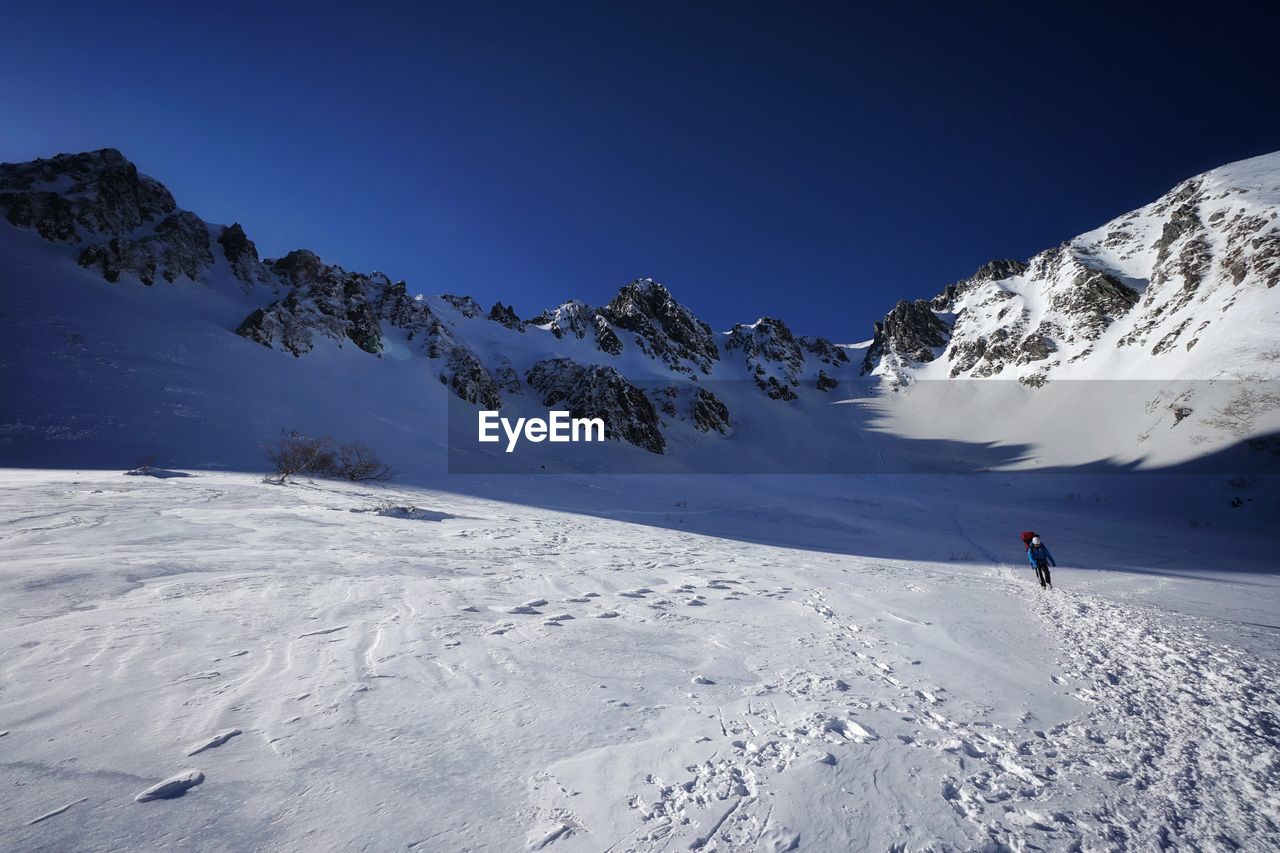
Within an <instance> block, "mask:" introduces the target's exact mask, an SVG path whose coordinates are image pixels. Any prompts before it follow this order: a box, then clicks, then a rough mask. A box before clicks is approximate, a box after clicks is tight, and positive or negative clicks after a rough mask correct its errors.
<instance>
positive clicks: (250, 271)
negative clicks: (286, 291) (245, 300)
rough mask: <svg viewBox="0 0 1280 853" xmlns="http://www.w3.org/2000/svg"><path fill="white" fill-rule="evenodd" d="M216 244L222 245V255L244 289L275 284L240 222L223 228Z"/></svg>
mask: <svg viewBox="0 0 1280 853" xmlns="http://www.w3.org/2000/svg"><path fill="white" fill-rule="evenodd" d="M218 245H219V246H221V247H222V254H223V257H225V258H226V259H227V263H228V264H229V265H230V267H231V272H232V273H233V274H234V275H235V277H236V278H238V279H239V280H240V281H241V283H242V284H244V287H245V290H246V291H248V290H251V289H252V288H253V287H255V286H257V285H264V286H267V287H273V286H274V285H275V280H274V279H272V277H271V273H270V271H269V270H268V269H267V267H266V265H265V264H263V263H262V261H261V260H259V259H258V247H257V246H255V245H254V244H253V241H252V240H250V239H249V235H247V234H245V233H244V229H243V228H241V227H240V223H238V222H236V223H232V224H231V225H228V226H226V227H225V228H223V229H222V233H221V234H219V235H218Z"/></svg>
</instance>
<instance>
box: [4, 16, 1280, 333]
mask: <svg viewBox="0 0 1280 853" xmlns="http://www.w3.org/2000/svg"><path fill="white" fill-rule="evenodd" d="M855 5H856V4H852V3H843V4H832V5H830V6H824V5H821V4H816V3H796V4H790V3H787V4H784V3H781V2H779V3H776V4H755V3H745V2H744V3H727V2H726V3H712V2H697V0H692V2H684V3H672V4H667V3H656V2H646V3H627V4H621V3H581V4H566V3H554V2H551V3H512V4H499V3H483V2H457V3H452V2H451V3H435V4H432V3H405V4H386V3H376V2H375V3H349V4H332V3H322V2H314V3H305V4H297V5H294V4H278V3H266V2H263V3H260V4H249V3H238V2H220V3H183V2H165V3H154V4H151V3H136V2H114V3H102V2H94V3H80V2H71V3H66V2H63V3H49V2H41V3H29V2H26V0H17V2H13V0H11V2H6V3H5V4H4V9H3V21H2V25H0V80H3V81H4V82H3V85H0V108H2V109H3V113H2V115H3V117H4V120H3V123H2V124H0V127H2V128H3V133H0V160H6V161H13V160H27V159H31V158H33V157H36V156H42V155H43V156H49V155H52V154H54V153H57V152H62V151H78V150H84V149H89V148H100V147H104V146H114V147H117V148H119V149H121V150H122V151H124V153H125V154H126V156H128V157H130V158H131V159H133V160H134V161H135V162H136V163H137V164H138V165H139V167H140V168H142V170H143V171H144V172H147V173H148V174H151V175H154V176H155V177H157V178H159V179H160V180H162V181H164V182H165V183H166V184H167V185H168V186H169V188H170V189H171V190H173V192H174V194H175V195H176V196H177V198H178V202H179V204H181V205H182V206H184V207H187V208H190V209H192V210H194V211H196V212H197V213H199V214H200V215H201V216H203V217H204V218H206V219H209V220H212V221H215V222H231V221H239V222H241V223H242V224H243V225H244V226H245V229H246V230H247V231H248V233H249V235H250V236H251V237H252V238H253V239H254V240H256V241H257V244H258V247H259V250H260V251H261V252H262V254H263V255H264V256H278V255H280V254H283V253H284V252H285V251H287V250H289V249H292V248H298V247H306V248H311V249H314V250H315V251H317V252H318V253H319V254H320V255H322V256H323V257H325V258H326V259H328V260H330V261H332V262H335V263H340V264H342V265H343V266H345V267H347V268H349V269H358V270H370V269H380V270H383V271H384V272H386V273H388V274H389V275H392V276H394V277H398V278H405V279H407V280H408V281H409V284H410V287H411V288H412V289H415V290H421V291H424V292H429V293H438V292H457V293H470V294H472V295H474V296H476V297H477V298H478V299H479V300H480V301H481V302H482V303H484V304H485V305H486V306H487V305H488V304H490V303H492V302H493V301H494V300H495V299H502V300H503V301H506V302H514V304H515V306H516V308H517V310H518V311H519V312H520V313H522V314H524V315H526V316H527V315H529V314H532V313H534V312H536V311H537V310H539V309H541V308H543V307H546V306H548V305H552V304H556V303H558V302H560V301H562V300H563V299H566V298H569V297H578V298H582V299H586V300H588V301H591V302H596V303H601V302H604V301H605V300H607V299H608V298H610V297H611V296H612V294H613V293H614V292H615V291H616V289H617V287H619V286H620V285H621V284H624V283H625V282H626V281H628V280H630V279H631V278H633V277H637V276H652V277H654V278H656V279H658V280H660V281H663V282H664V283H666V284H668V285H669V286H670V287H671V288H672V290H673V291H674V292H675V293H676V295H677V297H678V298H680V299H681V300H682V301H684V302H686V303H687V304H689V305H690V306H691V307H692V308H693V309H694V310H695V311H696V312H697V313H698V314H699V315H701V316H702V317H704V318H705V319H706V320H708V321H709V322H711V323H712V325H714V326H716V327H719V328H725V327H727V326H728V325H731V324H732V323H734V322H738V321H750V320H753V319H755V318H756V317H757V316H759V315H762V314H772V315H776V316H781V317H782V318H784V319H785V320H787V321H788V322H790V324H791V325H792V327H793V328H795V329H797V330H798V331H800V332H807V333H815V334H824V335H827V336H830V337H834V338H836V339H839V340H846V341H849V340H857V339H861V338H864V337H867V336H868V332H869V327H870V323H871V321H872V320H873V319H876V318H878V317H880V316H882V315H883V314H884V312H885V311H886V310H887V309H888V308H890V307H892V305H893V303H894V302H895V301H897V300H898V299H899V298H903V297H922V296H930V295H932V294H934V293H936V292H937V291H938V290H940V289H941V288H942V286H943V285H945V284H947V283H948V282H950V281H953V280H955V279H957V278H960V277H962V276H964V275H967V274H968V273H970V272H972V271H973V270H974V269H975V268H976V267H977V266H979V265H980V264H981V263H983V262H984V261H986V260H989V259H991V258H996V257H1027V256H1029V255H1030V254H1032V253H1034V252H1035V251H1038V250H1039V249H1041V248H1045V247H1047V246H1050V245H1054V244H1056V243H1058V242H1060V241H1062V240H1064V239H1067V238H1069V237H1071V236H1074V235H1075V234H1077V233H1079V232H1081V231H1083V230H1086V229H1088V228H1091V227H1094V226H1096V225H1098V224H1101V223H1102V222H1103V221H1105V220H1106V219H1108V218H1110V217H1112V216H1114V215H1116V214H1118V213H1121V212H1123V211H1125V210H1128V209H1130V208H1132V207H1136V206H1138V205H1139V204H1142V203H1144V202H1146V201H1149V200H1151V199H1152V198H1154V197H1155V196H1156V195H1158V194H1159V193H1161V192H1163V191H1164V190H1166V189H1168V187H1169V186H1171V185H1172V184H1173V183H1175V182H1177V181H1178V180H1180V179H1182V178H1184V177H1187V176H1190V175H1191V174H1194V173H1195V172H1198V171H1202V170H1204V169H1206V168H1210V167H1213V166H1215V165H1219V164H1221V163H1224V162H1228V161H1231V160H1234V159H1239V158H1242V157H1247V156H1252V155H1256V154H1261V153H1264V152H1266V151H1269V150H1273V149H1276V148H1280V110H1278V109H1277V106H1276V105H1277V100H1276V80H1277V65H1276V45H1275V41H1274V39H1275V33H1276V28H1275V21H1274V20H1273V21H1270V22H1267V21H1265V20H1264V19H1263V18H1262V17H1260V16H1261V15H1262V13H1261V12H1260V11H1259V12H1254V13H1248V12H1246V11H1244V10H1247V9H1248V6H1244V5H1241V6H1233V5H1232V4H1230V3H1215V4H1211V5H1201V4H1195V8H1193V9H1191V10H1189V11H1180V10H1179V9H1178V8H1177V7H1176V4H1167V3H1160V4H1150V5H1149V6H1146V7H1145V8H1143V7H1142V6H1141V5H1140V4H1125V3H1115V2H1112V3H1109V4H1106V5H1100V6H1097V7H1091V6H1090V5H1089V4H1083V3H1069V4H1068V3H1063V4H1060V5H1057V4H1026V3H1019V4H1009V5H995V4H982V3H972V4H960V3H945V4H943V3H938V4H924V3H901V4H883V5H884V6H886V7H889V6H892V8H884V9H879V10H869V9H856V8H854V7H855ZM1253 5H1254V6H1255V8H1258V9H1260V8H1261V7H1262V6H1263V5H1265V4H1253ZM259 6H260V7H262V8H256V7H259ZM1033 6H1034V7H1039V8H1036V9H1035V10H1031V7H1033ZM266 7H270V8H269V9H268V8H266ZM1251 14H1252V15H1253V17H1251V16H1250V15H1251Z"/></svg>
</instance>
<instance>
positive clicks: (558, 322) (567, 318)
mask: <svg viewBox="0 0 1280 853" xmlns="http://www.w3.org/2000/svg"><path fill="white" fill-rule="evenodd" d="M596 314H597V312H596V309H594V308H592V307H591V306H590V305H588V304H587V303H585V302H583V301H582V300H580V299H570V300H569V301H568V302H564V303H562V304H560V305H557V306H556V307H555V308H548V309H547V310H546V311H543V312H542V313H541V314H539V315H538V316H536V317H534V318H532V319H531V320H529V324H530V325H532V326H541V327H542V328H544V329H546V330H547V331H549V332H550V333H551V334H553V335H555V336H556V337H557V338H563V337H564V336H565V335H572V336H573V337H575V338H584V337H586V336H587V333H588V332H591V333H594V332H595V325H596Z"/></svg>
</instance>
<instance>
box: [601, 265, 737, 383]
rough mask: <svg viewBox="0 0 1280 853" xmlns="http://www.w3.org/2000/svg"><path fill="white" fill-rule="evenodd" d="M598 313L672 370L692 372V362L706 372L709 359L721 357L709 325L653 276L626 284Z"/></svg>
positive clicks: (709, 369)
mask: <svg viewBox="0 0 1280 853" xmlns="http://www.w3.org/2000/svg"><path fill="white" fill-rule="evenodd" d="M599 313H600V316H602V317H604V318H605V319H606V320H607V321H608V322H609V323H610V324H611V325H612V326H613V327H614V328H616V329H622V330H625V331H628V332H631V333H632V335H631V337H632V338H633V339H634V340H635V342H636V345H637V346H638V347H640V349H641V350H643V351H644V352H645V353H646V354H648V355H651V356H653V357H654V358H657V359H659V360H661V361H663V362H665V363H666V364H667V365H668V366H669V367H671V368H672V369H673V370H678V371H681V372H685V373H691V372H693V369H692V368H691V367H690V366H689V365H692V366H693V367H696V368H697V369H699V370H701V371H702V372H703V373H709V372H710V371H711V362H713V361H718V360H719V358H720V352H719V350H718V349H717V348H716V343H715V336H714V335H713V333H712V331H711V327H710V326H708V325H707V324H706V323H704V322H702V321H701V320H699V319H698V318H697V317H695V316H694V315H693V312H692V311H690V310H689V309H688V308H686V307H684V306H683V305H681V304H680V303H679V302H677V301H676V300H675V298H673V297H672V295H671V293H670V292H669V291H668V290H667V289H666V288H665V287H663V286H662V285H661V284H658V283H657V282H655V281H654V280H653V279H637V280H635V281H633V282H631V283H630V284H628V285H626V286H625V287H623V288H622V289H621V290H620V291H618V295H617V296H615V297H614V298H613V300H612V301H611V302H609V304H608V305H606V306H605V307H604V308H602V309H601V310H600V312H599Z"/></svg>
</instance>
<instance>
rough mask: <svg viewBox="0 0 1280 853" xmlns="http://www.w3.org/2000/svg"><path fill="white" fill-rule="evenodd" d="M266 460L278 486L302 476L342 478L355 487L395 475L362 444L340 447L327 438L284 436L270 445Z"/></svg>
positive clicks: (371, 450) (350, 443) (273, 479)
mask: <svg viewBox="0 0 1280 853" xmlns="http://www.w3.org/2000/svg"><path fill="white" fill-rule="evenodd" d="M266 456H267V461H268V462H270V463H271V466H272V470H273V472H274V473H272V474H270V475H268V477H267V480H268V482H272V483H276V484H281V483H284V482H286V481H287V480H288V479H289V478H290V477H292V476H295V475H301V474H308V475H310V476H313V477H340V478H342V479H346V480H350V481H351V482H353V483H363V482H367V481H370V480H390V479H391V478H392V476H394V474H395V472H394V471H392V470H391V468H390V467H389V466H387V465H386V464H385V463H383V461H382V460H381V459H380V458H378V454H377V453H375V452H374V451H373V449H372V448H370V447H369V446H368V445H366V444H361V443H360V442H358V441H351V442H347V443H346V444H343V445H338V444H337V443H336V442H335V441H334V440H333V439H332V438H330V437H329V436H327V435H326V436H320V437H319V438H313V437H310V436H304V435H299V434H298V433H296V432H291V433H287V434H282V435H281V436H280V438H279V439H277V440H276V441H275V442H274V443H273V444H269V445H267V448H266Z"/></svg>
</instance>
